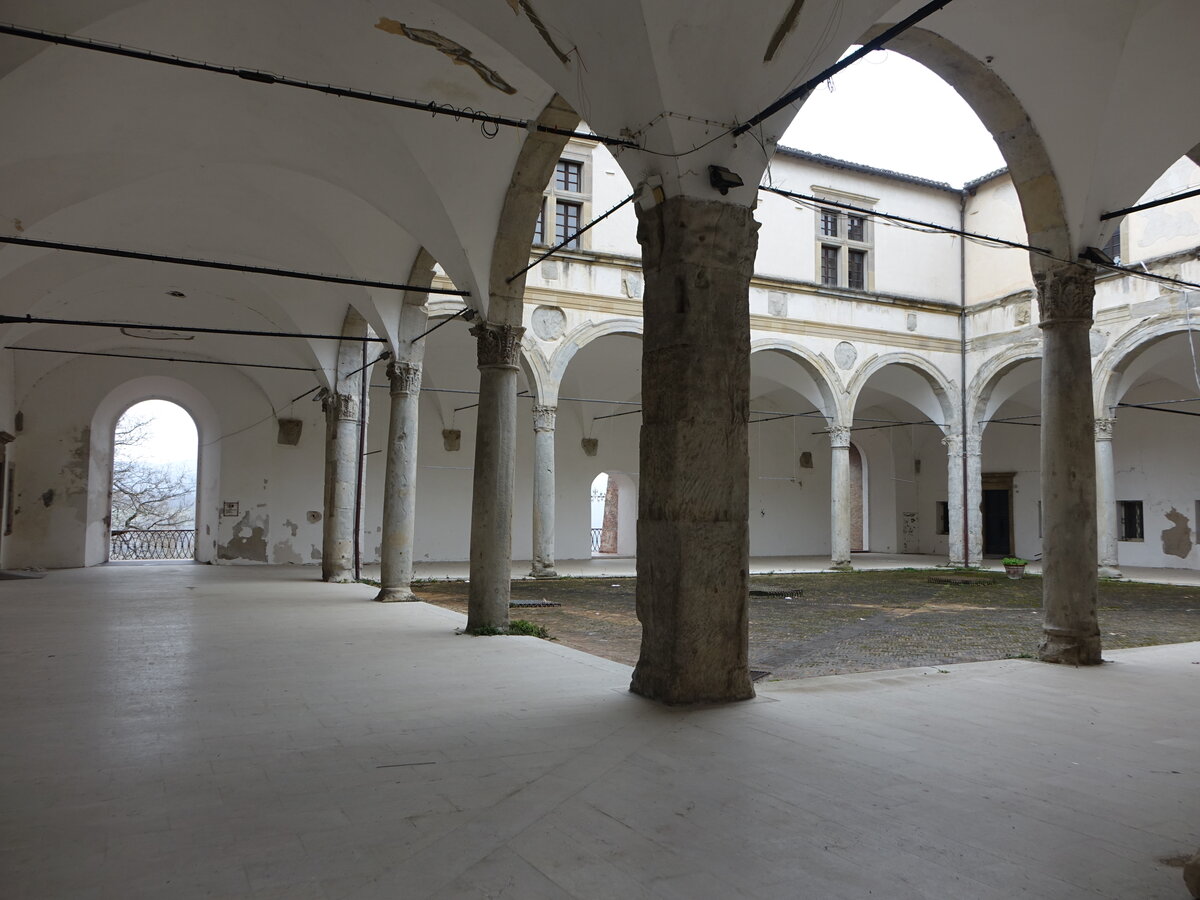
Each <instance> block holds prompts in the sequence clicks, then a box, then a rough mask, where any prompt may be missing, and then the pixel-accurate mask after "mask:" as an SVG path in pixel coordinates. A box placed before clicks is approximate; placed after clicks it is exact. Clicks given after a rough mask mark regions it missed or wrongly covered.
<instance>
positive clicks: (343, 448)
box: [321, 391, 359, 583]
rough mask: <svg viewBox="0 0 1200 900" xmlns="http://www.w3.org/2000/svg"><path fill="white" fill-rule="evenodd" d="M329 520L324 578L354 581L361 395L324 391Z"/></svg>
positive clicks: (323, 543) (325, 534) (323, 534)
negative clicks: (355, 487) (355, 491)
mask: <svg viewBox="0 0 1200 900" xmlns="http://www.w3.org/2000/svg"><path fill="white" fill-rule="evenodd" d="M321 409H322V410H323V411H324V412H325V519H324V523H323V526H322V530H321V578H322V579H323V580H325V581H334V582H339V583H344V582H349V581H354V529H355V528H356V527H358V523H356V522H355V521H354V486H355V482H356V481H357V479H358V466H357V455H358V417H359V398H358V395H357V394H356V393H334V392H332V391H324V392H323V394H322V397H321Z"/></svg>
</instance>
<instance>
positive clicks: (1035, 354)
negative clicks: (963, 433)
mask: <svg viewBox="0 0 1200 900" xmlns="http://www.w3.org/2000/svg"><path fill="white" fill-rule="evenodd" d="M1041 358H1042V345H1041V343H1037V342H1031V343H1026V344H1020V345H1018V346H1016V347H1010V348H1009V349H1007V350H1005V351H1004V352H1003V353H1001V354H999V355H998V356H993V357H992V358H991V359H989V360H987V362H985V363H984V364H983V365H982V366H980V368H979V371H978V372H976V373H975V377H974V378H973V379H972V380H971V387H970V389H969V390H968V391H967V415H968V417H969V418H968V419H967V429H968V431H973V430H975V429H976V428H977V427H978V425H979V423H980V422H981V421H982V420H983V418H984V415H985V413H986V412H987V406H988V402H989V400H990V399H991V395H992V391H993V390H995V387H996V385H997V384H999V383H1000V379H1002V378H1003V377H1004V376H1005V375H1007V374H1008V373H1009V372H1011V371H1012V370H1013V369H1015V368H1016V367H1017V366H1019V365H1021V364H1022V363H1026V362H1030V361H1031V360H1039V361H1040V360H1041Z"/></svg>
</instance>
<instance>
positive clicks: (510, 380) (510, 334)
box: [467, 322, 525, 632]
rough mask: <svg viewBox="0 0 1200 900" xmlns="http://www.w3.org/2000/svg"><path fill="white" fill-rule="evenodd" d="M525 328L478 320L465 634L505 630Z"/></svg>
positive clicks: (509, 580) (474, 332) (475, 333)
mask: <svg viewBox="0 0 1200 900" xmlns="http://www.w3.org/2000/svg"><path fill="white" fill-rule="evenodd" d="M524 333H525V329H524V328H521V327H520V326H518V325H497V324H495V323H493V322H480V323H479V324H478V325H476V326H475V327H474V328H472V329H471V334H472V335H474V337H475V340H476V341H477V342H478V359H479V416H478V421H477V425H476V431H475V476H474V477H475V481H474V489H473V491H472V494H471V583H470V587H469V589H468V602H467V631H471V632H474V631H477V630H479V629H481V628H500V629H506V628H508V602H509V597H510V595H511V593H510V592H511V586H512V585H511V582H512V509H513V482H514V481H515V480H516V446H517V354H518V353H519V352H520V346H521V335H522V334H524Z"/></svg>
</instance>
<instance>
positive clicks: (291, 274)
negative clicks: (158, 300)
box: [0, 235, 471, 297]
mask: <svg viewBox="0 0 1200 900" xmlns="http://www.w3.org/2000/svg"><path fill="white" fill-rule="evenodd" d="M0 244H17V245H20V246H23V247H39V248H42V249H46V250H67V251H70V252H72V253H91V254H93V255H96V256H115V257H117V258H118V259H140V260H146V261H148V262H165V263H172V264H174V265H179V266H196V267H198V268H201V269H221V270H223V271H228V272H248V273H250V274H251V275H274V276H277V277H280V278H299V279H302V280H305V281H322V282H326V283H328V284H350V285H355V286H357V287H374V288H386V289H388V290H393V291H415V292H417V293H421V294H450V295H452V296H455V297H466V296H469V295H470V293H471V292H470V291H460V290H456V289H454V288H435V287H422V286H421V285H413V284H397V283H395V282H392V281H373V280H370V279H366V278H351V277H349V276H345V275H325V274H322V273H320V272H297V271H295V270H292V269H274V268H270V267H267V266H247V265H242V264H241V263H229V262H217V261H216V260H210V259H196V258H193V257H190V256H167V255H164V254H160V253H144V252H142V251H140V250H118V249H116V248H114V247H95V246H91V245H88V244H68V243H64V242H62V241H40V240H37V239H35V238H25V237H16V236H14V235H0Z"/></svg>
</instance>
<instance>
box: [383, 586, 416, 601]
mask: <svg viewBox="0 0 1200 900" xmlns="http://www.w3.org/2000/svg"><path fill="white" fill-rule="evenodd" d="M375 600H376V602H378V603H419V602H420V601H421V598H420V597H418V596H417V595H416V594H414V593H413V592H412V591H411V590H409V589H408V588H404V587H385V588H380V589H379V593H378V594H376V595H375Z"/></svg>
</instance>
